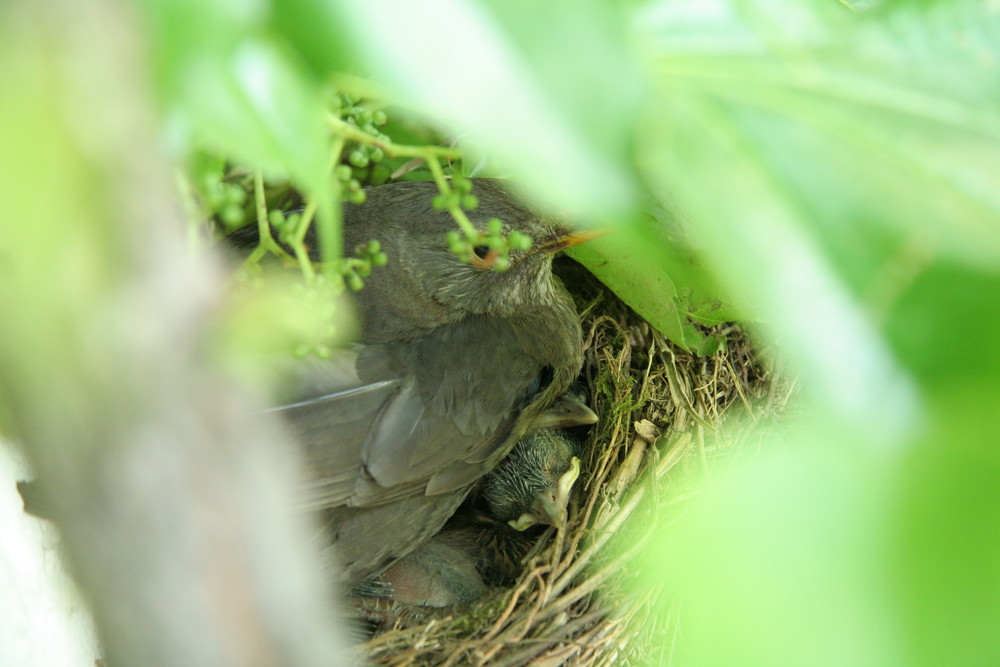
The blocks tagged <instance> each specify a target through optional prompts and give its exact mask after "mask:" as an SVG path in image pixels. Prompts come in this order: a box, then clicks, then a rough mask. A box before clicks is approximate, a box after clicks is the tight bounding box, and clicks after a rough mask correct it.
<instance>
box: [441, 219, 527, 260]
mask: <svg viewBox="0 0 1000 667" xmlns="http://www.w3.org/2000/svg"><path fill="white" fill-rule="evenodd" d="M447 240H448V248H450V249H451V251H452V252H453V253H454V254H455V255H456V256H457V257H458V258H459V260H461V261H462V262H464V263H466V264H468V263H470V262H471V261H472V258H473V257H476V258H478V259H479V260H481V261H489V262H490V264H489V266H490V268H491V269H493V270H494V271H506V270H507V269H509V268H510V251H511V250H527V249H528V248H530V247H531V244H532V243H533V241H532V239H531V237H530V236H528V235H527V234H525V233H523V232H519V231H517V230H515V231H512V232H511V233H510V234H508V235H507V236H504V235H503V221H501V220H500V219H499V218H490V220H489V222H487V227H486V232H485V233H484V232H479V233H478V234H476V235H473V236H468V235H466V234H463V233H462V232H460V231H458V230H457V229H456V230H452V231H450V232H448V236H447Z"/></svg>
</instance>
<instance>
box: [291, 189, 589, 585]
mask: <svg viewBox="0 0 1000 667" xmlns="http://www.w3.org/2000/svg"><path fill="white" fill-rule="evenodd" d="M473 192H474V194H475V195H476V196H477V197H478V199H479V207H478V208H477V209H476V210H475V211H472V212H470V215H469V217H470V219H471V220H472V222H473V224H474V225H476V227H477V228H479V229H481V230H485V229H486V224H487V221H488V220H489V219H490V218H494V217H495V218H499V219H501V220H502V221H503V223H504V231H505V232H507V233H509V232H510V231H513V230H518V231H521V232H523V233H526V234H528V235H529V236H531V237H532V238H533V239H534V241H535V243H534V246H533V247H532V248H531V249H530V250H527V251H512V252H511V266H510V269H509V270H507V271H505V272H497V271H493V270H491V269H490V268H489V266H488V265H487V264H488V262H486V261H482V260H479V261H473V263H471V264H463V263H461V262H460V261H459V260H458V259H457V258H456V257H455V256H454V255H453V254H452V253H451V252H450V251H449V250H448V247H447V243H446V241H445V236H446V234H447V232H448V231H450V230H452V229H454V226H455V225H454V221H453V220H452V218H451V217H450V215H449V214H447V213H445V212H440V211H436V210H435V209H434V208H433V207H432V205H431V200H432V198H433V197H434V195H435V194H436V193H437V188H436V186H435V185H434V184H433V183H394V184H391V185H385V186H381V187H377V188H372V189H370V190H369V191H368V199H367V202H366V203H365V204H364V205H361V206H354V205H346V206H345V210H344V240H345V246H347V247H352V246H354V245H359V244H362V243H365V242H367V241H368V240H369V239H372V238H374V239H378V240H379V241H380V242H381V244H382V248H383V250H384V251H385V253H386V254H387V256H388V257H389V263H388V265H387V266H385V267H379V268H376V269H375V271H374V272H373V273H372V275H371V276H370V277H369V278H368V279H367V280H366V286H365V288H364V289H363V290H362V291H361V292H359V293H358V294H357V295H356V302H357V306H358V313H359V315H360V319H361V323H362V335H361V341H360V343H361V345H359V346H358V347H357V348H356V349H354V350H353V351H351V352H350V353H345V354H344V355H342V356H340V357H338V358H337V359H334V360H332V361H329V362H324V363H315V364H312V368H311V370H310V371H309V373H308V374H307V375H306V376H305V377H304V379H303V385H302V386H303V388H304V390H303V392H302V395H301V397H300V398H301V400H299V401H297V402H295V403H292V404H289V405H286V406H283V407H282V408H280V410H281V412H282V413H283V414H284V415H285V416H286V417H287V419H288V422H289V424H290V425H291V427H292V430H293V431H294V433H295V434H296V436H297V437H298V439H299V440H300V442H301V443H302V445H303V446H304V449H305V453H306V458H307V462H308V465H309V466H310V469H311V472H312V474H313V481H312V484H311V486H310V489H309V499H308V502H309V504H310V505H312V506H313V507H315V508H317V509H322V510H323V512H324V519H325V525H326V527H327V528H328V531H329V537H330V541H331V544H332V548H333V550H334V551H335V553H336V555H337V556H338V558H339V560H340V563H341V566H342V568H343V574H342V577H341V578H342V579H343V580H344V581H346V582H349V583H353V582H357V581H358V580H360V579H363V578H366V577H369V576H371V575H375V574H378V573H379V572H381V571H382V570H384V569H385V568H386V567H388V566H389V565H391V564H392V563H393V562H395V561H396V560H398V559H399V558H401V557H402V556H405V555H406V554H407V553H409V552H410V551H411V550H412V549H414V548H415V547H416V546H418V545H419V544H421V543H423V542H425V541H426V540H427V539H428V538H430V536H431V535H434V534H435V533H436V532H438V531H439V530H440V529H441V527H442V525H443V524H444V522H445V521H446V520H447V519H448V517H450V516H451V515H452V514H453V513H454V511H455V510H456V509H457V508H458V506H459V505H460V504H461V503H462V501H463V499H464V498H465V496H466V495H467V493H468V492H469V490H470V489H471V488H472V487H473V485H474V484H475V483H476V482H477V481H478V480H479V479H480V478H482V477H483V476H484V475H485V474H486V473H488V472H489V471H490V470H492V469H493V468H494V467H495V466H496V464H497V463H498V462H499V461H500V460H501V459H502V458H503V457H504V456H505V455H506V454H507V453H508V451H509V450H510V449H511V447H512V446H513V444H514V443H515V442H517V440H518V439H519V438H520V437H521V436H522V435H523V433H524V432H525V431H526V430H527V428H528V425H529V424H531V423H532V422H533V421H534V420H535V419H536V418H537V416H538V415H539V414H541V412H542V411H544V409H545V408H547V407H548V406H549V405H550V404H551V403H552V401H553V399H554V398H555V397H556V396H559V395H560V394H562V393H563V392H565V391H566V389H567V387H568V386H569V384H570V382H571V381H572V379H573V378H574V377H575V376H576V375H577V373H578V371H579V369H580V366H581V363H582V349H581V348H582V343H581V333H580V327H579V323H578V319H577V314H576V311H575V308H574V306H573V302H572V300H571V299H570V297H569V295H568V294H567V293H566V291H565V289H564V288H563V286H562V285H561V283H560V282H559V281H558V280H557V279H555V278H554V277H553V276H552V273H551V264H552V255H553V253H554V252H556V251H558V250H561V249H562V248H564V247H566V246H568V245H571V244H573V243H574V242H578V240H577V239H575V238H573V237H570V236H568V234H569V230H568V229H566V228H565V227H563V226H561V225H560V224H559V223H558V222H556V221H553V220H550V219H547V218H544V217H540V216H539V215H537V214H535V213H533V212H532V211H530V210H529V209H528V208H526V207H525V206H523V205H521V204H520V203H518V202H517V201H515V200H514V199H513V198H512V197H510V196H509V195H508V194H507V193H506V192H505V191H504V190H503V189H502V188H501V186H500V184H499V183H497V182H495V181H492V180H482V179H481V180H477V181H474V189H473Z"/></svg>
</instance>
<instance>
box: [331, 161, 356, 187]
mask: <svg viewBox="0 0 1000 667" xmlns="http://www.w3.org/2000/svg"><path fill="white" fill-rule="evenodd" d="M352 174H353V172H352V171H351V168H350V167H348V166H347V165H346V164H338V165H337V166H336V167H335V168H334V170H333V175H334V176H336V177H337V180H338V181H341V182H343V183H346V182H347V181H349V180H350V178H351V175H352Z"/></svg>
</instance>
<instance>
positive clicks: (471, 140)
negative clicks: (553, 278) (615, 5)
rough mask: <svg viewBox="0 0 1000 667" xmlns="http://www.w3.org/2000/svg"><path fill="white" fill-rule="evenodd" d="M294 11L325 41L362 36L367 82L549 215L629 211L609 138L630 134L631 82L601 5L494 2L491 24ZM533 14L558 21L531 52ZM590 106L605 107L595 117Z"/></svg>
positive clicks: (410, 11)
mask: <svg viewBox="0 0 1000 667" xmlns="http://www.w3.org/2000/svg"><path fill="white" fill-rule="evenodd" d="M296 7H297V11H300V12H302V13H303V15H305V13H306V12H307V11H308V15H310V16H313V17H314V18H315V20H316V21H317V22H318V23H321V24H322V25H323V26H324V29H326V30H328V31H329V32H330V34H331V35H338V34H342V33H345V32H346V33H348V34H352V35H363V36H364V39H363V40H358V44H359V46H358V48H359V51H360V53H359V55H360V56H361V57H362V58H363V62H364V64H365V67H366V69H367V71H368V73H369V74H371V75H373V76H375V77H377V78H379V79H381V80H382V81H384V82H385V83H387V84H390V85H392V86H394V88H395V89H396V90H397V91H399V92H400V94H401V95H402V96H403V97H404V98H405V99H407V100H408V101H409V102H410V103H411V104H412V105H415V106H416V107H418V108H419V109H423V110H426V111H427V112H428V113H429V114H430V115H432V117H434V118H435V119H438V121H439V122H441V123H443V124H445V125H446V126H447V127H449V128H450V129H451V130H452V131H453V132H454V133H455V134H456V135H459V136H462V138H463V142H465V143H466V145H467V146H469V147H471V148H470V153H471V154H476V153H479V154H482V155H486V156H488V157H489V158H490V160H491V161H492V162H495V163H497V164H499V165H501V166H502V168H504V169H513V170H514V171H516V173H517V174H518V175H519V177H520V178H521V180H522V181H523V182H524V183H525V184H527V185H528V186H529V187H531V188H533V189H535V190H538V191H542V192H545V193H546V194H547V196H548V198H549V199H550V200H552V201H553V202H555V203H557V204H558V205H559V206H560V207H563V208H574V209H576V208H583V209H584V210H586V211H588V212H590V213H594V214H597V213H600V212H601V211H605V212H607V211H611V210H622V209H626V208H628V207H629V206H630V205H631V203H632V200H633V198H634V186H633V184H632V182H631V180H630V179H629V178H628V172H629V169H628V164H627V163H626V162H625V161H624V160H623V155H624V152H625V151H623V149H622V146H621V141H620V140H621V138H622V136H623V135H625V134H627V133H628V129H627V128H628V127H629V126H630V125H631V124H632V119H631V115H630V114H631V110H632V109H633V107H634V101H633V100H634V99H635V96H636V88H637V83H636V82H637V81H638V77H637V74H636V70H635V68H634V66H633V65H632V63H631V59H630V58H629V57H628V55H627V54H628V49H627V45H626V43H625V42H624V30H623V29H617V30H610V29H609V28H610V27H611V26H612V25H613V24H614V22H615V21H619V19H618V17H617V15H616V14H615V13H614V12H612V11H611V10H610V9H608V7H607V6H606V4H605V3H601V2H598V1H597V0H586V1H585V2H579V1H578V2H568V1H566V0H561V1H560V2H558V3H554V5H553V6H552V7H550V8H548V9H541V8H540V6H539V5H538V4H537V3H526V2H517V3H511V4H510V5H509V6H508V5H507V4H506V3H504V5H503V6H502V7H501V6H500V5H497V6H496V7H494V9H496V11H497V14H498V15H499V16H501V18H502V21H497V20H496V18H495V17H494V15H493V14H492V12H491V11H490V10H489V9H488V8H487V6H486V5H485V4H484V3H481V2H460V1H458V0H428V1H427V2H422V3H419V4H414V3H397V2H391V1H389V0H372V1H369V2H363V3H359V2H348V1H344V0H296ZM308 7H311V9H308V10H307V8H308ZM539 11H542V12H543V13H545V14H546V15H549V14H551V15H556V16H559V19H560V20H559V21H557V22H555V23H547V25H546V27H547V28H548V32H547V41H548V42H549V43H548V44H538V43H537V41H538V40H537V35H538V30H539V28H540V25H541V24H540V23H539V20H538V16H537V13H538V12H539ZM563 26H565V27H563ZM569 27H577V28H582V29H583V30H585V35H589V36H591V37H593V38H594V40H596V41H595V43H594V44H593V45H592V44H590V43H588V42H587V40H581V39H580V38H579V36H578V35H576V34H575V33H574V32H572V31H571V30H569V29H568V28H569ZM529 45H530V47H531V48H528V47H529ZM590 49H594V51H593V52H589V51H588V50H590ZM326 58H327V60H326V63H325V64H326V66H327V67H328V68H330V67H336V66H338V65H339V64H340V62H341V61H340V60H339V56H338V55H337V54H336V53H335V52H333V51H331V52H329V53H328V54H327V56H326ZM597 61H600V62H605V63H607V65H605V66H601V67H599V68H598V69H595V70H594V71H593V72H591V74H592V75H593V76H592V77H587V78H582V77H581V78H569V79H567V78H566V77H565V75H564V70H563V66H564V65H565V63H569V62H597ZM593 100H608V101H610V102H611V104H601V105H598V107H599V108H600V109H601V111H597V110H595V105H594V104H593ZM539 146H544V147H545V150H543V151H542V150H536V148H537V147H539ZM473 149H474V150H473Z"/></svg>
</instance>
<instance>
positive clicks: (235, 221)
mask: <svg viewBox="0 0 1000 667" xmlns="http://www.w3.org/2000/svg"><path fill="white" fill-rule="evenodd" d="M225 176H226V164H225V161H223V160H221V159H218V158H214V157H212V156H210V155H208V154H207V153H201V154H199V155H197V156H195V158H194V160H193V164H192V167H191V181H190V183H191V185H192V187H193V189H194V192H195V195H196V196H197V199H198V201H199V202H200V205H201V207H202V208H203V211H202V212H203V214H204V215H205V217H206V218H209V219H210V218H215V219H217V220H218V221H219V222H220V223H221V224H222V226H223V228H224V229H225V230H226V231H232V230H234V229H237V228H239V227H242V226H243V225H244V224H246V208H245V206H246V203H247V192H246V189H245V188H244V186H243V185H242V184H240V183H238V182H232V181H227V180H226V178H225Z"/></svg>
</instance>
